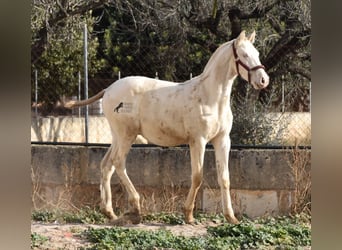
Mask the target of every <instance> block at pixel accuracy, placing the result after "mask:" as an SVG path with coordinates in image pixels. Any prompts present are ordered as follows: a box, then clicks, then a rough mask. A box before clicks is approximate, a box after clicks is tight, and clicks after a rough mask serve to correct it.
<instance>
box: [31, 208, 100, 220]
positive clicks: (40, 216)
mask: <svg viewBox="0 0 342 250" xmlns="http://www.w3.org/2000/svg"><path fill="white" fill-rule="evenodd" d="M31 218H32V220H34V221H40V222H45V223H53V222H56V221H57V222H58V223H80V224H104V223H105V222H106V217H105V216H104V215H103V214H102V213H101V212H100V211H99V210H98V209H92V208H89V207H85V208H82V209H79V210H78V211H74V212H66V211H53V212H51V211H34V212H33V213H32V217H31Z"/></svg>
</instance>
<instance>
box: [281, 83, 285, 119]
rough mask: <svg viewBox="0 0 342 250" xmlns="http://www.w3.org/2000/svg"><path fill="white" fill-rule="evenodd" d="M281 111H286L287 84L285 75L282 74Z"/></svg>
mask: <svg viewBox="0 0 342 250" xmlns="http://www.w3.org/2000/svg"><path fill="white" fill-rule="evenodd" d="M281 112H282V113H284V112H285V84H284V76H281Z"/></svg>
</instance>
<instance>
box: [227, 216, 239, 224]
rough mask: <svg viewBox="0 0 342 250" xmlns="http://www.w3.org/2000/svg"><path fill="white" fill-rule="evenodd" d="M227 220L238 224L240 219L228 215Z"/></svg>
mask: <svg viewBox="0 0 342 250" xmlns="http://www.w3.org/2000/svg"><path fill="white" fill-rule="evenodd" d="M227 221H228V222H229V223H231V224H235V225H236V224H239V223H240V221H239V220H238V219H236V218H235V217H230V218H227Z"/></svg>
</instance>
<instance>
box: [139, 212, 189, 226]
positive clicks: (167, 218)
mask: <svg viewBox="0 0 342 250" xmlns="http://www.w3.org/2000/svg"><path fill="white" fill-rule="evenodd" d="M143 221H157V222H162V223H165V224H169V225H184V224H185V221H184V216H183V215H180V214H175V213H158V214H148V215H145V216H144V217H143Z"/></svg>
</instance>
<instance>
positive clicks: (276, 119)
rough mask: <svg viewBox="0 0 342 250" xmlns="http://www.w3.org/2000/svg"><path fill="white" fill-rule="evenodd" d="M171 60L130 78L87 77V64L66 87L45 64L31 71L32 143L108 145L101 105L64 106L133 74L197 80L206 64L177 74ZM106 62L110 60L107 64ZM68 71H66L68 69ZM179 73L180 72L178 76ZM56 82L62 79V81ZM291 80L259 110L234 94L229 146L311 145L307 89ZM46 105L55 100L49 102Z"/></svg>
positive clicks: (117, 73) (114, 72)
mask: <svg viewBox="0 0 342 250" xmlns="http://www.w3.org/2000/svg"><path fill="white" fill-rule="evenodd" d="M80 53H81V54H82V53H83V55H82V57H80V60H82V61H83V62H84V61H85V60H84V55H87V54H88V53H89V52H88V51H87V45H85V46H84V50H82V51H80ZM132 53H136V52H132ZM148 53H155V54H158V53H160V54H162V53H163V52H160V51H159V52H158V51H155V52H153V51H150V50H149V49H148V48H145V50H142V51H141V52H140V56H141V55H142V54H145V55H147V54H148ZM98 57H101V55H97V58H96V60H97V61H99V58H98ZM166 58H167V59H166ZM172 58H173V56H172V55H168V54H165V53H164V54H163V56H161V55H159V56H155V61H154V65H146V63H145V62H144V60H138V61H135V62H131V63H135V65H134V69H135V71H134V72H132V71H129V70H125V68H122V66H121V67H119V66H118V67H111V68H108V67H107V68H106V70H101V69H100V70H97V71H96V72H95V73H93V72H91V73H90V74H89V76H88V74H87V71H84V65H85V64H84V63H83V66H81V67H79V70H77V71H76V70H75V71H74V72H72V74H71V75H72V77H71V78H70V77H69V78H68V79H65V82H66V83H64V84H63V85H61V84H59V83H57V82H53V81H51V76H53V75H55V74H57V73H58V74H59V75H62V76H63V72H55V71H54V67H48V65H46V64H45V63H44V62H43V61H42V62H39V63H37V64H36V65H33V66H32V82H31V84H32V101H31V142H33V143H57V144H58V143H89V144H91V143H97V144H98V143H100V144H101V143H104V144H108V143H111V133H110V129H109V125H108V123H107V121H106V119H105V117H104V115H103V111H102V106H101V101H102V100H99V101H98V102H95V103H93V104H92V105H89V107H88V108H83V107H82V108H76V109H73V110H68V109H65V108H64V107H63V103H64V102H66V101H68V100H70V99H83V98H84V97H85V96H86V95H87V94H88V95H89V96H91V95H93V94H95V93H97V92H98V91H99V90H101V89H103V88H105V87H107V86H109V85H110V84H112V83H113V82H115V81H116V80H117V79H119V78H121V77H125V76H128V75H131V74H137V75H143V76H148V77H158V78H160V79H163V78H164V77H165V78H168V79H167V80H170V79H169V78H170V76H171V78H172V76H173V75H177V77H173V79H176V80H177V81H185V80H188V79H189V78H191V77H192V75H194V76H195V75H196V74H199V73H200V71H199V69H200V68H201V67H202V69H203V68H204V66H205V63H206V61H203V62H202V64H201V65H194V70H193V71H192V70H191V67H188V68H187V69H177V70H178V74H176V73H175V72H173V71H172V67H170V65H169V64H170V62H172ZM100 59H101V58H100ZM106 59H107V60H108V58H106ZM126 59H127V61H130V60H131V59H130V58H129V56H128V57H127V58H126ZM88 60H89V62H86V64H89V65H90V67H92V60H94V58H89V59H88ZM115 61H116V59H115V58H113V59H112V62H111V63H112V65H115ZM80 65H82V63H80ZM173 66H174V67H173V68H177V67H175V65H173ZM190 66H191V65H190ZM65 67H67V64H66V66H65ZM158 69H159V71H158ZM161 69H163V70H161ZM66 70H68V69H67V68H66ZM179 71H182V72H181V73H179ZM59 79H63V77H62V78H59ZM292 79H293V81H291V82H288V80H286V79H283V80H282V81H279V82H277V83H275V84H273V85H274V86H276V88H274V89H276V90H274V91H273V92H272V91H271V92H272V93H271V94H269V95H268V99H267V100H264V101H263V105H260V103H257V102H252V103H251V102H250V100H247V99H248V98H246V96H247V95H245V96H244V97H239V96H238V95H234V91H233V94H232V95H233V96H232V101H234V100H235V101H238V103H239V105H234V104H232V107H233V113H234V123H233V129H232V133H231V137H232V144H239V145H246V146H251V145H267V146H293V145H303V146H310V145H311V113H310V112H311V98H310V96H311V83H310V82H309V81H307V80H303V79H302V78H301V79H299V80H298V79H297V80H296V78H295V77H293V78H292ZM86 80H87V81H86ZM63 81H64V80H63ZM68 81H70V82H68ZM86 82H87V83H86ZM85 83H86V84H85ZM246 86H248V85H246ZM61 88H62V89H61ZM63 88H65V89H63ZM66 89H67V91H66ZM247 92H248V93H251V94H250V95H252V94H253V91H252V90H251V88H250V87H247ZM49 100H53V102H50V101H49ZM137 143H147V141H146V140H144V138H140V139H139V140H137Z"/></svg>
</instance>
